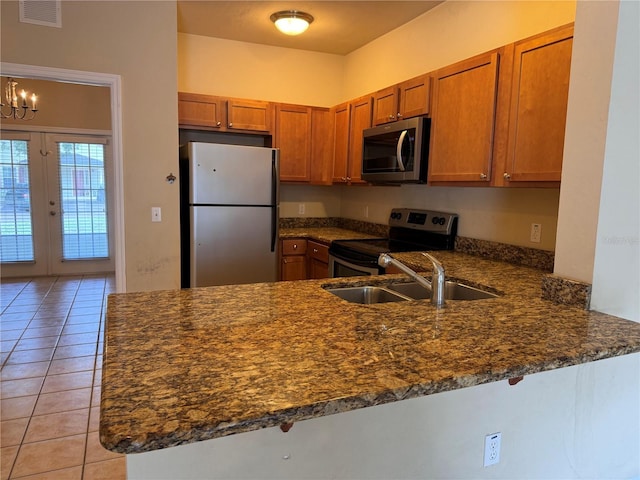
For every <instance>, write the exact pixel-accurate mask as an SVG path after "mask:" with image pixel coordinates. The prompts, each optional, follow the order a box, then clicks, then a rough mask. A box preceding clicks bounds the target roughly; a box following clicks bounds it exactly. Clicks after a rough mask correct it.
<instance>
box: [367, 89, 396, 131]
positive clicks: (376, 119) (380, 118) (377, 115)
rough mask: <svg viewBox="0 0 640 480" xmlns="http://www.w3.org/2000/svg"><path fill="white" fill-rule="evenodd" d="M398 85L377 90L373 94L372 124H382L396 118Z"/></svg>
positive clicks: (393, 120)
mask: <svg viewBox="0 0 640 480" xmlns="http://www.w3.org/2000/svg"><path fill="white" fill-rule="evenodd" d="M398 98H399V90H398V86H397V85H394V86H393V87H388V88H384V89H382V90H378V91H377V92H376V93H375V94H374V95H373V124H374V125H382V124H384V123H389V122H395V121H396V120H398Z"/></svg>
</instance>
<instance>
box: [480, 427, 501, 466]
mask: <svg viewBox="0 0 640 480" xmlns="http://www.w3.org/2000/svg"><path fill="white" fill-rule="evenodd" d="M501 441H502V434H501V433H500V432H496V433H492V434H491V435H487V436H486V437H484V466H485V467H489V466H491V465H495V464H496V463H498V462H499V461H500V443H501Z"/></svg>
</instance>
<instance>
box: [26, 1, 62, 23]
mask: <svg viewBox="0 0 640 480" xmlns="http://www.w3.org/2000/svg"><path fill="white" fill-rule="evenodd" d="M20 21H21V22H23V23H34V24H36V25H44V26H46V27H58V28H62V12H61V8H60V0H20Z"/></svg>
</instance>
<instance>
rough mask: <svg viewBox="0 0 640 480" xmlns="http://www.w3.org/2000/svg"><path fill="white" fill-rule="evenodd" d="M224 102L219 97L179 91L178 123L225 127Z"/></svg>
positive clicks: (182, 124)
mask: <svg viewBox="0 0 640 480" xmlns="http://www.w3.org/2000/svg"><path fill="white" fill-rule="evenodd" d="M225 122H226V116H225V115H224V103H223V102H222V101H220V99H219V97H214V96H211V95H200V94H196V93H183V92H179V93H178V123H179V124H180V126H181V127H182V126H186V127H188V126H195V127H208V128H214V129H220V128H224V124H225Z"/></svg>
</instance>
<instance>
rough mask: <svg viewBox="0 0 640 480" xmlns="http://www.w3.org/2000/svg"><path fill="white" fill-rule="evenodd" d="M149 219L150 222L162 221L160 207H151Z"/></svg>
mask: <svg viewBox="0 0 640 480" xmlns="http://www.w3.org/2000/svg"><path fill="white" fill-rule="evenodd" d="M151 221H152V222H161V221H162V209H161V208H160V207H151Z"/></svg>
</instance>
